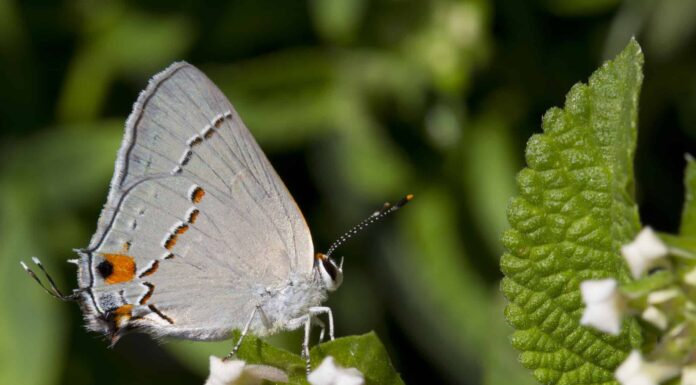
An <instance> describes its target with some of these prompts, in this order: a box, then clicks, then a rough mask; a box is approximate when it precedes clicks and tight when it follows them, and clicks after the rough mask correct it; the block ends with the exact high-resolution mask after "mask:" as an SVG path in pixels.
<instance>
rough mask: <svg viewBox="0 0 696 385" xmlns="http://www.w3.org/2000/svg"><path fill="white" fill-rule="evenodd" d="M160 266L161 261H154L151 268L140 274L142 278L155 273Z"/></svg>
mask: <svg viewBox="0 0 696 385" xmlns="http://www.w3.org/2000/svg"><path fill="white" fill-rule="evenodd" d="M158 267H159V261H155V262H153V263H152V266H150V268H149V269H147V270H145V271H143V272H142V274H140V278H142V277H146V276H148V275H150V274H152V273H154V272H155V271H157V268H158Z"/></svg>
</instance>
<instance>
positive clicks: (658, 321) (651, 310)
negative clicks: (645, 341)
mask: <svg viewBox="0 0 696 385" xmlns="http://www.w3.org/2000/svg"><path fill="white" fill-rule="evenodd" d="M641 317H642V318H643V319H644V320H646V321H648V322H650V323H651V324H653V325H655V327H657V328H658V329H660V330H665V329H667V325H668V323H669V320H668V319H667V316H666V315H665V313H663V312H661V311H660V309H658V308H656V307H655V306H648V307H647V308H645V310H644V311H643V314H641Z"/></svg>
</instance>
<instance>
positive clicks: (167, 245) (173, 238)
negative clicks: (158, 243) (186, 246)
mask: <svg viewBox="0 0 696 385" xmlns="http://www.w3.org/2000/svg"><path fill="white" fill-rule="evenodd" d="M178 238H179V236H178V235H177V234H171V235H170V236H169V238H167V241H166V242H164V248H165V249H167V250H171V249H172V248H173V247H174V245H176V241H177V239H178Z"/></svg>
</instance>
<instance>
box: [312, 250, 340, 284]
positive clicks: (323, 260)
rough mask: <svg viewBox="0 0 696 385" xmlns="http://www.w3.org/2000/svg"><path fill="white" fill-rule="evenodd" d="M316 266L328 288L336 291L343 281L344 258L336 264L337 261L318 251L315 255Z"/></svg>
mask: <svg viewBox="0 0 696 385" xmlns="http://www.w3.org/2000/svg"><path fill="white" fill-rule="evenodd" d="M314 268H315V269H316V271H317V273H318V274H319V277H320V278H321V281H322V282H323V283H324V287H326V290H328V291H335V290H336V289H338V287H339V286H341V284H342V283H343V260H341V263H339V264H336V261H334V260H333V259H332V258H331V257H329V256H327V255H326V254H322V253H317V254H316V255H315V256H314Z"/></svg>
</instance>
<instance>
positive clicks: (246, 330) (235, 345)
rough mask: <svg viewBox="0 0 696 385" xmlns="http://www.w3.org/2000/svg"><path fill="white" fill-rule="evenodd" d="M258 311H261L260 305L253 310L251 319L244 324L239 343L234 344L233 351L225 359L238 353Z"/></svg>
mask: <svg viewBox="0 0 696 385" xmlns="http://www.w3.org/2000/svg"><path fill="white" fill-rule="evenodd" d="M257 311H259V306H258V305H257V306H256V307H255V308H254V311H252V312H251V316H249V320H248V321H247V322H246V324H245V325H244V329H242V334H241V335H240V336H239V339H238V340H237V343H236V344H234V347H233V348H232V351H231V352H230V353H229V354H228V355H226V356H225V358H223V359H222V360H223V361H227V360H229V359H230V358H232V357H234V355H235V354H237V350H239V347H240V346H242V341H243V340H244V336H246V335H247V333H248V332H249V327H250V326H251V321H253V320H254V316H255V315H256V312H257Z"/></svg>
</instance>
